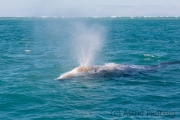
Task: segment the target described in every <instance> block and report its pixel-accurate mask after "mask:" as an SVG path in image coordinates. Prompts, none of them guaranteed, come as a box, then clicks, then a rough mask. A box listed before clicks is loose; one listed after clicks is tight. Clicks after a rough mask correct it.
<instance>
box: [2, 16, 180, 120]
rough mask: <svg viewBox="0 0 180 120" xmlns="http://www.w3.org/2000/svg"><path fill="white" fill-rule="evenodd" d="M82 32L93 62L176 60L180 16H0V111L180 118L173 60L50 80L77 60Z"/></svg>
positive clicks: (101, 119) (7, 118)
mask: <svg viewBox="0 0 180 120" xmlns="http://www.w3.org/2000/svg"><path fill="white" fill-rule="evenodd" d="M82 26H83V27H82ZM84 26H85V27H84ZM79 28H80V30H79ZM82 36H85V39H88V40H90V41H91V40H92V41H93V42H91V44H90V48H91V47H92V48H94V49H90V51H93V54H91V55H92V56H91V58H93V60H92V61H91V64H92V65H104V64H105V63H116V64H131V65H140V66H141V65H142V66H152V65H158V64H161V63H164V62H173V61H179V60H180V53H179V51H180V18H133V19H132V18H0V68H1V70H0V119H4V120H21V119H22V120H24V119H33V120H41V119H43V120H44V119H52V120H53V119H58V120H63V119H69V120H70V119H72V120H74V119H77V120H84V119H86V120H95V119H97V120H109V119H111V120H117V119H124V120H126V119H128V120H129V119H142V120H143V119H150V120H153V119H154V120H157V119H158V120H160V119H161V120H166V119H175V120H177V119H180V64H172V65H167V66H165V67H162V68H160V69H157V70H154V71H149V72H146V73H138V74H131V75H122V76H101V77H91V78H89V77H75V78H72V79H65V80H56V78H58V77H59V76H60V75H61V74H63V73H65V72H67V71H70V70H72V69H73V68H74V67H77V66H79V65H80V63H79V62H78V57H80V54H81V53H82V51H83V50H82V49H80V47H79V44H81V43H82V42H81V41H78V39H79V38H84V37H82ZM97 40H99V42H98V43H97V42H96V41H97ZM77 43H78V44H77ZM97 44H98V46H97ZM83 45H84V44H81V45H80V46H83ZM88 45H89V44H88ZM95 48H96V49H95ZM84 49H85V51H86V47H85V48H84ZM84 54H85V55H86V58H87V59H88V57H89V56H90V54H89V53H87V54H86V52H85V53H84ZM81 56H82V55H81Z"/></svg>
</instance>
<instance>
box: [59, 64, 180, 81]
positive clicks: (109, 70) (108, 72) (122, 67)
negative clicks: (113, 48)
mask: <svg viewBox="0 0 180 120" xmlns="http://www.w3.org/2000/svg"><path fill="white" fill-rule="evenodd" d="M173 64H180V61H175V62H165V63H161V64H159V65H154V66H140V65H129V64H116V63H107V64H105V65H94V66H78V67H76V68H74V69H73V70H71V71H69V72H66V73H64V74H62V75H61V76H60V77H58V78H57V80H62V79H68V78H73V77H81V76H121V75H133V74H136V73H144V72H147V71H152V70H157V69H159V68H162V67H165V66H167V65H173Z"/></svg>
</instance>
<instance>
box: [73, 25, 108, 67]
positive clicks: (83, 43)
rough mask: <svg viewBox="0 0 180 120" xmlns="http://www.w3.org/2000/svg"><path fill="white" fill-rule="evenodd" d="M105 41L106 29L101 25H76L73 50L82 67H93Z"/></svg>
mask: <svg viewBox="0 0 180 120" xmlns="http://www.w3.org/2000/svg"><path fill="white" fill-rule="evenodd" d="M104 39H105V28H104V27H102V26H99V25H91V26H87V25H85V24H76V25H75V30H74V32H73V38H72V40H73V42H72V45H73V48H74V52H75V53H74V55H75V57H76V60H77V61H78V62H79V65H81V66H89V65H92V64H93V62H94V60H95V57H96V54H97V52H98V51H100V50H101V48H102V45H103V41H104Z"/></svg>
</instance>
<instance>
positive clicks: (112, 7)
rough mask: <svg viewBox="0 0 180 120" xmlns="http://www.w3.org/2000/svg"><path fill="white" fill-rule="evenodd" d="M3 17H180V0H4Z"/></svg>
mask: <svg viewBox="0 0 180 120" xmlns="http://www.w3.org/2000/svg"><path fill="white" fill-rule="evenodd" d="M0 16H65V17H66V16H67V17H68V16H75V17H78V16H80V17H83V16H180V0H0Z"/></svg>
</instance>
